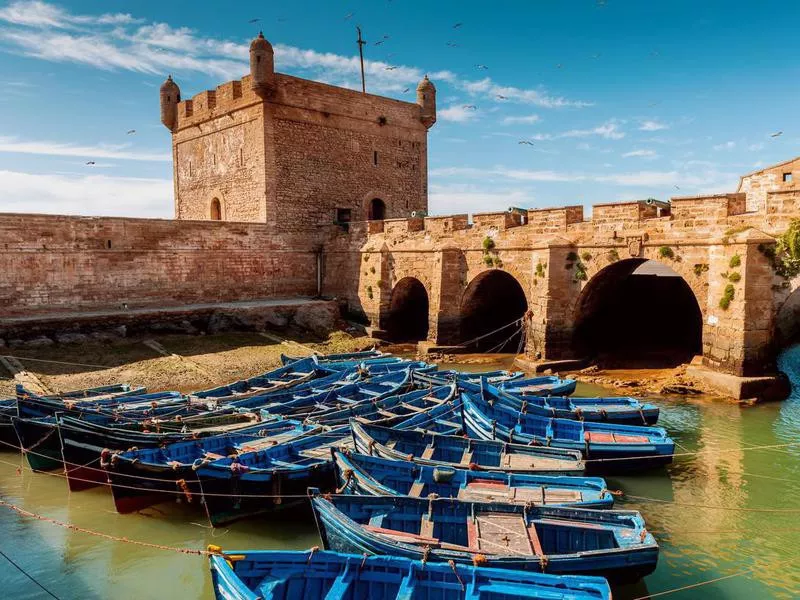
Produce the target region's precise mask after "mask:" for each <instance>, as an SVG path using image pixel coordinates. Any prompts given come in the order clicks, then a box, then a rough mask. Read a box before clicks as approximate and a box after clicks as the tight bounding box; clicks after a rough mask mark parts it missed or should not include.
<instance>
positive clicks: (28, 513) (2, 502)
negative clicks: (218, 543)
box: [0, 500, 213, 556]
mask: <svg viewBox="0 0 800 600" xmlns="http://www.w3.org/2000/svg"><path fill="white" fill-rule="evenodd" d="M0 506H5V507H6V508H9V509H11V510H13V511H14V512H16V513H17V514H18V515H20V516H22V517H28V518H30V519H37V520H39V521H44V522H46V523H50V524H52V525H58V526H59V527H63V528H64V529H70V530H72V531H77V532H79V533H86V534H88V535H93V536H96V537H101V538H104V539H106V540H111V541H113V542H122V543H125V544H133V545H135V546H143V547H145V548H154V549H156V550H171V551H172V552H178V553H180V554H193V555H197V556H208V555H210V554H213V552H209V551H208V550H195V549H193V548H176V547H175V546H167V545H165V544H153V543H151V542H142V541H139V540H131V539H128V538H126V537H118V536H115V535H111V534H108V533H102V532H100V531H93V530H91V529H86V528H85V527H79V526H78V525H73V524H72V523H64V522H63V521H59V520H57V519H52V518H50V517H45V516H44V515H40V514H37V513H34V512H31V511H29V510H25V509H24V508H20V507H19V506H16V505H14V504H11V503H10V502H6V501H5V500H0Z"/></svg>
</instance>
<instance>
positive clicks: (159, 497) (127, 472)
mask: <svg viewBox="0 0 800 600" xmlns="http://www.w3.org/2000/svg"><path fill="white" fill-rule="evenodd" d="M319 431H320V428H319V427H317V426H313V425H306V424H302V423H299V422H297V421H291V420H274V421H272V422H269V423H258V424H256V425H251V426H250V427H247V428H244V429H241V430H238V431H236V432H231V433H224V434H219V435H212V436H208V437H205V438H200V439H194V440H185V441H179V442H174V443H171V444H168V445H166V446H162V447H157V448H139V449H135V450H129V451H126V452H112V453H104V455H103V456H101V457H100V458H101V461H100V462H101V466H103V468H104V469H105V471H106V474H107V476H108V483H109V484H110V486H111V493H112V495H113V497H114V507H115V508H116V509H117V512H119V513H129V512H134V511H137V510H141V509H142V508H145V507H147V506H151V505H152V504H156V503H159V502H165V501H174V500H176V499H178V500H186V501H187V502H193V501H195V499H196V498H198V495H199V493H200V487H199V484H198V482H197V471H198V469H200V468H201V467H202V466H203V465H206V464H208V463H211V462H213V461H217V460H225V461H229V462H228V464H230V461H231V459H230V458H227V457H229V456H236V455H237V454H239V453H242V454H251V453H253V452H254V451H256V450H257V449H263V448H272V447H275V446H280V445H281V444H284V443H285V442H287V441H290V440H294V439H296V438H299V437H302V436H304V435H311V434H313V433H316V432H319Z"/></svg>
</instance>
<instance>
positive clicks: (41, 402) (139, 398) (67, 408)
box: [16, 392, 206, 419]
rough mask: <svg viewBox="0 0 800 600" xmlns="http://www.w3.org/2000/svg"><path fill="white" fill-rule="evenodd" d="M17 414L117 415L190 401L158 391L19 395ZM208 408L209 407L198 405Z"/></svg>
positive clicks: (47, 415)
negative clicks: (75, 395) (83, 395)
mask: <svg viewBox="0 0 800 600" xmlns="http://www.w3.org/2000/svg"><path fill="white" fill-rule="evenodd" d="M16 403H17V414H18V416H20V417H23V418H30V419H34V418H37V417H49V416H52V415H54V414H56V413H63V414H71V415H74V416H77V415H80V414H86V413H89V412H95V413H105V414H109V415H111V414H116V415H118V416H120V415H124V414H127V413H145V412H146V411H148V410H152V409H153V408H158V407H166V406H170V407H180V406H187V405H189V402H188V401H187V399H186V398H184V396H183V395H182V394H181V393H180V392H155V393H149V394H139V395H134V396H110V397H98V398H89V399H81V398H75V399H73V398H64V399H62V398H53V397H50V396H38V395H36V394H18V395H17V399H16ZM197 410H198V411H199V410H206V407H197Z"/></svg>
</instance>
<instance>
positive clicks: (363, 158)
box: [161, 34, 436, 232]
mask: <svg viewBox="0 0 800 600" xmlns="http://www.w3.org/2000/svg"><path fill="white" fill-rule="evenodd" d="M161 122H162V123H163V124H164V126H165V127H167V129H169V130H170V131H171V132H172V155H173V168H174V185H175V218H176V219H191V220H224V221H249V222H258V223H267V224H268V225H271V226H272V227H273V230H274V231H275V232H311V231H318V230H321V229H323V228H325V227H329V226H330V225H331V224H333V223H335V222H348V221H362V220H368V219H384V218H399V217H408V216H410V215H411V213H412V212H413V211H426V210H427V207H428V179H427V177H428V176H427V172H428V168H427V132H428V129H430V127H431V126H433V124H434V123H435V122H436V88H435V87H434V85H433V83H431V82H430V80H429V79H428V78H427V76H426V77H425V78H424V79H423V80H422V81H421V82H420V84H419V87H418V88H417V102H416V103H409V102H402V101H398V100H392V99H389V98H383V97H379V96H374V95H370V94H363V93H361V92H357V91H354V90H350V89H345V88H339V87H334V86H331V85H327V84H324V83H318V82H315V81H309V80H306V79H300V78H298V77H293V76H290V75H284V74H282V73H276V72H275V68H274V52H273V48H272V45H271V44H270V43H269V42H268V41H267V40H266V39H265V38H264V36H263V34H259V35H258V37H257V38H256V39H254V40H253V42H252V43H251V44H250V74H249V75H248V76H245V77H243V78H242V79H241V80H239V81H230V82H228V83H225V84H222V85H220V86H218V87H217V88H216V89H215V90H207V91H204V92H200V93H199V94H197V95H195V96H194V97H193V98H191V99H188V100H181V93H180V89H179V88H178V85H177V84H176V83H175V82H174V81H173V80H172V77H171V76H170V77H168V78H167V80H166V81H165V82H164V84H163V85H162V86H161Z"/></svg>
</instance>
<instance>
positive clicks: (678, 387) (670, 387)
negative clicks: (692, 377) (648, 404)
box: [660, 383, 703, 396]
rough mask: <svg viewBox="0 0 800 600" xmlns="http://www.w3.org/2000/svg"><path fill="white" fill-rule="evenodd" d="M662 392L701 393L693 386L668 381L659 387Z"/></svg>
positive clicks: (685, 394)
mask: <svg viewBox="0 0 800 600" xmlns="http://www.w3.org/2000/svg"><path fill="white" fill-rule="evenodd" d="M660 393H662V394H679V395H681V396H687V395H692V394H702V393H703V392H701V391H700V390H698V389H697V388H693V387H691V386H688V385H684V384H682V383H669V384H667V385H665V386H663V387H662V388H661V392H660Z"/></svg>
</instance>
